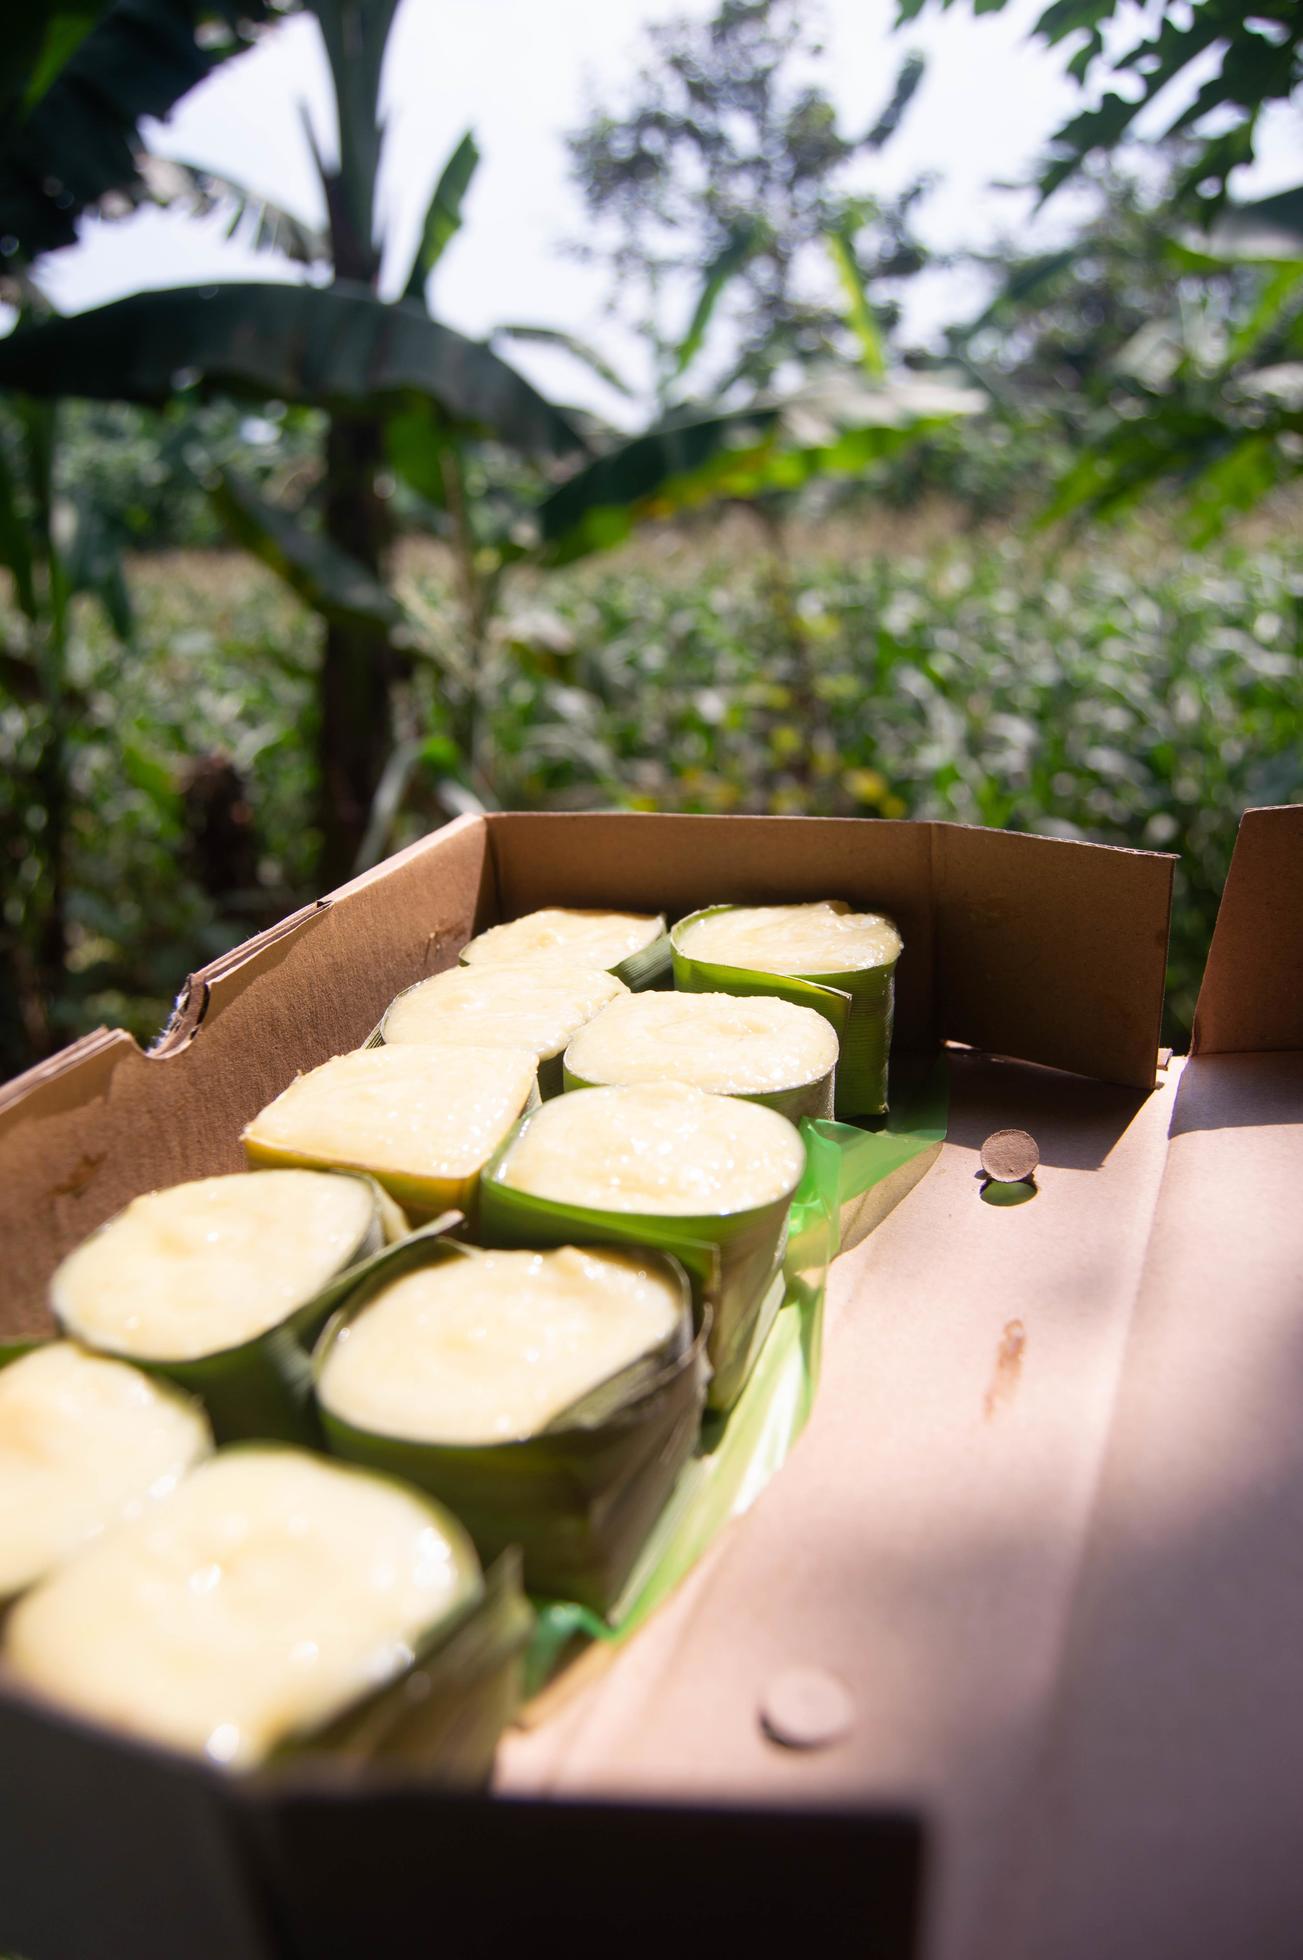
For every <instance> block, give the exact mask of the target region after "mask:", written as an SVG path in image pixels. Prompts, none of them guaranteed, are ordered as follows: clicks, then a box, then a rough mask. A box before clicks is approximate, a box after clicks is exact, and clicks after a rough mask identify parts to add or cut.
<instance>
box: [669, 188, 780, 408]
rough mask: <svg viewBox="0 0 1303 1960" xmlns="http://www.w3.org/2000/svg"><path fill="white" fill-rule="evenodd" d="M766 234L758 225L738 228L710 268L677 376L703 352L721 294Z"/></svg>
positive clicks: (677, 364)
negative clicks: (703, 343)
mask: <svg viewBox="0 0 1303 1960" xmlns="http://www.w3.org/2000/svg"><path fill="white" fill-rule="evenodd" d="M762 235H763V234H762V232H761V230H760V227H759V226H758V225H749V224H748V225H735V226H734V228H733V230H732V231H731V233H730V234H729V237H728V239H727V241H726V242H725V244H724V246H723V248H722V249H721V250H720V251H719V252H718V253H717V254H716V256H715V258H714V259H712V261H711V263H710V264H709V265H708V266H707V267H706V270H705V273H704V275H703V277H702V282H701V291H700V293H699V294H698V296H697V304H696V306H695V307H694V308H693V313H692V319H691V321H690V323H689V326H688V331H687V333H686V334H685V335H684V337H683V339H682V341H681V342H680V343H679V348H678V351H677V353H676V355H675V357H674V368H673V372H674V374H676V375H680V374H682V373H683V372H684V370H685V369H686V368H687V366H688V364H689V363H690V362H691V361H692V360H693V359H694V358H695V356H696V355H697V353H698V352H699V350H700V348H701V344H702V342H703V341H704V340H705V338H706V329H707V327H709V325H710V319H711V315H712V314H713V313H714V311H715V307H716V305H717V304H718V302H719V299H720V295H721V294H722V293H723V291H724V289H725V287H726V286H728V285H729V283H730V282H731V281H732V280H733V279H735V278H736V276H737V274H738V273H739V272H740V271H741V270H742V267H743V266H744V265H745V264H746V262H747V260H748V259H749V258H751V257H752V256H753V254H754V253H755V251H756V250H757V248H758V246H759V244H760V240H761V237H762Z"/></svg>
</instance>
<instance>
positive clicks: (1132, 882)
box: [933, 824, 1172, 1089]
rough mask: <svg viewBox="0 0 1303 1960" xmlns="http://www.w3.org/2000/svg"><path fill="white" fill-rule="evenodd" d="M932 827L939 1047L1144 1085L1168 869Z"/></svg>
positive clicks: (1122, 854)
mask: <svg viewBox="0 0 1303 1960" xmlns="http://www.w3.org/2000/svg"><path fill="white" fill-rule="evenodd" d="M933 830H934V836H935V866H936V887H935V888H936V917H937V928H936V931H937V953H938V970H939V973H940V975H941V981H940V986H941V994H942V999H941V1014H942V1019H943V1024H944V1030H945V1034H946V1036H947V1037H948V1038H949V1039H950V1040H952V1041H965V1042H968V1043H969V1044H970V1045H971V1046H973V1047H975V1048H988V1049H991V1050H993V1051H994V1052H995V1053H996V1054H1002V1055H1017V1056H1018V1057H1020V1058H1021V1059H1022V1060H1024V1061H1029V1062H1044V1063H1046V1064H1048V1065H1049V1066H1051V1067H1053V1068H1065V1069H1075V1070H1077V1071H1078V1072H1079V1073H1080V1074H1082V1075H1095V1076H1099V1077H1100V1078H1101V1079H1102V1080H1104V1081H1108V1082H1126V1083H1132V1084H1134V1085H1135V1086H1136V1087H1137V1088H1142V1089H1147V1088H1149V1087H1151V1086H1152V1084H1153V1080H1154V1063H1155V1057H1156V1056H1157V1053H1158V1040H1159V1034H1160V1031H1161V1025H1162V1012H1163V981H1164V976H1165V971H1166V965H1167V931H1168V915H1169V911H1170V906H1171V891H1172V860H1171V859H1170V858H1162V857H1157V856H1155V855H1154V854H1153V853H1151V852H1147V851H1121V850H1104V849H1102V848H1101V847H1100V846H1099V845H1097V844H1079V843H1074V842H1072V841H1069V840H1067V839H1062V838H1054V837H1029V836H1025V835H1019V834H1016V833H1014V832H1010V831H999V830H973V829H968V828H965V827H964V826H962V825H960V824H936V825H934V826H933Z"/></svg>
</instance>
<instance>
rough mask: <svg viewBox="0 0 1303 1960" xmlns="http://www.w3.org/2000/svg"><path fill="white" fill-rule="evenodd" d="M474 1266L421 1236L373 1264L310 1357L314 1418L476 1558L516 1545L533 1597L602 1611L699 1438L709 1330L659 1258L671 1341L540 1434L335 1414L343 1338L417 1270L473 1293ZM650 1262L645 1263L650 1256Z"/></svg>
mask: <svg viewBox="0 0 1303 1960" xmlns="http://www.w3.org/2000/svg"><path fill="white" fill-rule="evenodd" d="M482 1257H483V1254H482V1253H479V1252H477V1251H475V1250H473V1249H471V1248H468V1247H465V1246H460V1245H457V1244H455V1243H452V1242H448V1241H440V1240H438V1239H433V1238H430V1237H426V1238H424V1239H423V1240H421V1241H419V1242H417V1243H415V1244H414V1243H413V1242H412V1241H410V1240H409V1241H406V1242H405V1243H403V1244H400V1245H397V1246H393V1247H391V1248H390V1249H389V1251H388V1252H387V1253H386V1254H384V1255H382V1256H381V1258H380V1259H378V1260H376V1261H375V1262H374V1263H373V1265H372V1267H371V1268H370V1270H369V1271H368V1273H367V1275H366V1277H365V1279H364V1280H363V1281H362V1282H361V1283H360V1284H359V1285H358V1286H357V1287H356V1288H355V1289H353V1290H352V1291H351V1292H350V1293H349V1295H348V1297H347V1298H346V1300H345V1301H344V1302H343V1304H342V1305H341V1306H340V1308H339V1310H338V1311H337V1312H336V1314H335V1315H334V1316H333V1318H332V1319H331V1321H330V1324H329V1325H328V1326H327V1327H326V1329H325V1331H324V1333H323V1334H322V1336H321V1339H320V1341H319V1342H318V1344H317V1348H316V1352H315V1354H314V1356H313V1370H314V1377H315V1380H316V1384H317V1407H318V1411H319V1416H320V1421H321V1427H322V1431H323V1433H324V1435H325V1438H326V1443H327V1447H328V1448H329V1449H330V1450H331V1451H332V1452H333V1453H334V1454H335V1455H337V1456H340V1457H344V1458H346V1459H347V1460H348V1461H349V1462H352V1463H360V1464H364V1465H366V1466H367V1467H368V1468H371V1469H376V1470H381V1471H385V1472H387V1473H388V1474H390V1475H391V1476H395V1477H399V1478H401V1479H402V1480H403V1481H404V1482H406V1483H410V1484H416V1485H418V1486H419V1487H420V1488H421V1489H422V1490H426V1491H429V1492H430V1493H431V1495H432V1496H434V1497H437V1498H438V1499H439V1500H440V1501H441V1502H442V1503H444V1504H446V1505H447V1506H448V1507H449V1509H450V1510H451V1511H453V1512H454V1514H455V1515H456V1516H457V1517H458V1518H460V1519H461V1521H462V1523H463V1524H464V1525H465V1526H466V1528H467V1530H468V1531H469V1532H470V1534H471V1536H472V1538H473V1539H474V1540H475V1544H476V1547H477V1548H478V1550H479V1552H480V1555H481V1557H482V1558H485V1559H490V1558H493V1557H496V1556H497V1555H498V1554H499V1553H501V1552H502V1551H504V1550H505V1549H506V1548H507V1547H508V1546H511V1545H515V1546H519V1548H520V1550H521V1554H522V1557H523V1560H524V1574H525V1582H526V1584H527V1585H528V1587H529V1589H530V1591H531V1592H539V1593H546V1594H560V1595H562V1596H564V1597H567V1598H572V1599H574V1600H577V1601H579V1602H580V1603H581V1604H583V1605H584V1606H585V1607H587V1608H589V1609H590V1610H592V1611H595V1612H598V1613H602V1612H605V1611H606V1610H607V1608H608V1607H609V1606H610V1605H611V1604H612V1603H613V1601H614V1600H615V1598H616V1597H617V1596H618V1594H619V1592H620V1591H621V1589H622V1588H623V1586H624V1584H625V1582H626V1581H627V1579H628V1576H629V1573H630V1571H631V1570H632V1568H633V1565H634V1563H635V1561H636V1559H637V1557H638V1554H639V1552H640V1550H641V1547H642V1544H643V1541H644V1539H645V1538H646V1536H647V1533H648V1531H649V1529H650V1528H651V1525H652V1524H653V1522H654V1520H655V1518H656V1516H657V1514H658V1513H659V1511H660V1510H661V1508H662V1506H663V1504H664V1502H665V1499H666V1497H667V1495H668V1493H669V1491H670V1489H671V1487H672V1486H673V1483H674V1480H675V1478H676V1476H677V1475H678V1472H679V1470H680V1469H681V1468H682V1466H683V1464H684V1463H685V1462H686V1460H687V1458H688V1457H689V1456H690V1455H691V1453H692V1450H693V1448H694V1447H695V1445H696V1442H697V1438H698V1434H699V1432H700V1427H701V1409H702V1403H703V1401H704V1399H705V1386H706V1378H707V1372H708V1371H707V1367H706V1361H705V1335H706V1330H705V1324H704V1321H703V1323H702V1325H701V1326H700V1327H698V1328H696V1329H695V1330H694V1325H693V1313H692V1298H691V1291H690V1288H689V1284H688V1279H687V1275H686V1273H684V1272H683V1270H682V1268H681V1267H679V1266H678V1265H677V1264H676V1263H675V1262H673V1261H671V1260H668V1259H667V1260H664V1261H663V1262H661V1263H663V1265H664V1267H665V1270H666V1271H667V1272H668V1273H672V1274H673V1275H674V1277H675V1278H676V1279H677V1281H678V1284H679V1286H680V1288H681V1292H682V1313H681V1315H680V1317H679V1320H678V1322H677V1324H676V1326H675V1328H674V1330H673V1333H672V1334H671V1335H670V1337H669V1338H668V1339H667V1340H666V1341H665V1342H663V1343H661V1345H660V1346H659V1347H658V1348H657V1349H656V1350H655V1351H654V1352H653V1353H651V1354H648V1355H644V1356H641V1357H639V1359H638V1360H637V1361H635V1362H634V1363H633V1364H631V1366H630V1367H628V1368H626V1369H622V1370H621V1371H620V1372H619V1374H617V1375H615V1376H613V1377H612V1378H611V1379H610V1380H609V1381H606V1382H603V1383H601V1384H600V1385H599V1386H598V1387H597V1388H595V1389H594V1390H592V1391H591V1393H589V1394H587V1395H585V1396H584V1397H583V1398H582V1399H581V1400H580V1401H578V1402H576V1403H574V1404H573V1405H572V1406H571V1407H570V1408H568V1409H566V1410H564V1411H562V1412H561V1413H560V1414H559V1415H557V1416H556V1417H555V1418H554V1419H553V1421H552V1422H551V1423H549V1425H548V1427H547V1428H546V1430H544V1431H542V1432H541V1433H540V1434H539V1435H537V1436H531V1437H528V1438H524V1439H522V1440H518V1441H512V1442H503V1443H486V1444H474V1445H471V1444H445V1443H435V1442H430V1441H421V1440H418V1439H414V1438H406V1437H399V1436H391V1435H384V1434H381V1433H378V1432H376V1431H373V1430H368V1429H365V1428H362V1427H360V1426H359V1425H357V1424H356V1423H353V1422H351V1421H349V1420H348V1419H347V1418H346V1417H345V1416H343V1415H341V1414H339V1413H338V1412H337V1411H335V1410H333V1409H332V1408H331V1407H330V1404H329V1402H328V1401H327V1399H326V1398H325V1396H324V1395H323V1394H322V1391H321V1383H322V1376H323V1372H324V1369H325V1366H326V1363H327V1361H328V1359H329V1356H330V1352H331V1349H332V1347H333V1345H334V1343H335V1342H336V1341H337V1340H338V1338H339V1335H340V1332H341V1330H342V1329H343V1328H345V1327H346V1326H347V1325H348V1324H349V1323H350V1322H351V1321H352V1320H354V1319H355V1318H356V1317H357V1315H359V1314H362V1313H365V1311H366V1310H367V1308H368V1306H370V1305H371V1304H372V1303H373V1302H374V1301H375V1300H376V1298H377V1296H378V1295H379V1294H381V1293H382V1292H383V1291H384V1289H385V1288H386V1287H387V1286H389V1285H390V1284H392V1283H393V1281H394V1280H395V1279H397V1278H399V1277H401V1276H402V1275H404V1274H406V1273H409V1272H412V1271H415V1270H417V1269H419V1268H420V1267H422V1266H425V1265H430V1264H439V1263H443V1262H446V1261H447V1260H450V1259H451V1260H459V1261H461V1262H462V1264H463V1265H464V1266H465V1268H466V1274H465V1278H466V1285H467V1287H468V1289H473V1288H474V1285H475V1265H476V1262H477V1261H478V1260H479V1259H480V1258H482ZM653 1257H654V1255H653Z"/></svg>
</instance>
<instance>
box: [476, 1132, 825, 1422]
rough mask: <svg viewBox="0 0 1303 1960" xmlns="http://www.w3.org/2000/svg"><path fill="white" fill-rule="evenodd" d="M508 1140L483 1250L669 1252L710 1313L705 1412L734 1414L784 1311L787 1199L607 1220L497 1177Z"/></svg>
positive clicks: (484, 1221)
mask: <svg viewBox="0 0 1303 1960" xmlns="http://www.w3.org/2000/svg"><path fill="white" fill-rule="evenodd" d="M511 1140H512V1139H511V1137H508V1138H507V1139H506V1141H505V1142H504V1143H503V1145H502V1147H501V1149H500V1150H499V1151H498V1152H497V1153H496V1155H495V1156H494V1157H493V1158H492V1159H491V1160H490V1162H489V1164H488V1165H487V1166H486V1168H485V1172H484V1177H483V1181H482V1184H481V1188H480V1218H479V1242H480V1243H481V1244H482V1245H486V1246H507V1247H511V1246H534V1247H538V1246H554V1245H630V1246H644V1247H649V1248H650V1249H651V1250H653V1251H656V1252H666V1253H669V1254H670V1256H671V1257H672V1258H674V1259H677V1260H678V1262H679V1264H680V1265H681V1266H682V1267H683V1268H684V1269H685V1270H686V1272H687V1274H688V1277H689V1279H690V1280H691V1282H692V1295H693V1300H694V1302H695V1304H696V1306H697V1309H698V1311H699V1312H700V1313H703V1314H704V1313H707V1312H708V1313H709V1318H710V1328H709V1334H708V1337H707V1342H706V1355H707V1359H708V1360H709V1362H710V1367H711V1381H710V1388H709V1391H708V1393H707V1397H706V1406H707V1407H708V1408H710V1409H716V1410H724V1409H730V1408H732V1406H733V1404H734V1402H735V1401H736V1400H737V1398H738V1396H739V1395H740V1393H741V1391H742V1386H743V1384H744V1382H745V1381H746V1378H747V1374H748V1372H749V1370H750V1368H751V1365H752V1363H753V1362H754V1360H755V1356H756V1354H757V1353H758V1352H759V1349H760V1346H761V1344H762V1343H763V1340H764V1336H765V1334H766V1333H767V1332H768V1329H769V1326H770V1324H772V1321H773V1318H774V1315H775V1314H776V1313H777V1311H778V1308H779V1307H780V1306H781V1304H782V1284H781V1280H782V1264H783V1253H784V1249H785V1246H786V1241H787V1214H788V1207H789V1204H790V1194H789V1196H788V1197H783V1198H775V1199H772V1200H771V1201H770V1202H769V1203H768V1204H765V1205H756V1206H753V1207H751V1208H750V1209H748V1210H746V1211H735V1212H726V1213H717V1214H714V1215H705V1216H695V1217H678V1216H673V1217H667V1216H666V1215H665V1214H664V1213H661V1212H657V1213H652V1212H628V1211H601V1210H597V1209H594V1208H593V1207H591V1206H587V1205H571V1204H563V1203H561V1202H560V1201H559V1200H558V1199H555V1198H540V1197H538V1196H536V1195H535V1193H533V1192H532V1191H517V1190H515V1189H513V1187H512V1186H511V1185H509V1184H505V1183H504V1182H503V1181H502V1179H501V1178H500V1176H499V1175H498V1172H499V1169H500V1167H501V1164H502V1162H503V1159H504V1158H505V1156H506V1153H507V1151H508V1149H509V1148H510V1145H511Z"/></svg>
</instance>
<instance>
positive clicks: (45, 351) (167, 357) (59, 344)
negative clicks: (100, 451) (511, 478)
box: [0, 283, 584, 457]
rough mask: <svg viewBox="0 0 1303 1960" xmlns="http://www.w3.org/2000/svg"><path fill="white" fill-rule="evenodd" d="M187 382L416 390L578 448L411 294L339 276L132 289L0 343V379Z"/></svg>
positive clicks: (71, 386)
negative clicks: (392, 296)
mask: <svg viewBox="0 0 1303 1960" xmlns="http://www.w3.org/2000/svg"><path fill="white" fill-rule="evenodd" d="M190 387H193V388H196V389H201V390H203V391H205V392H213V393H219V394H220V393H225V394H233V395H241V396H252V397H253V398H254V399H256V400H272V401H283V402H306V403H310V404H314V405H318V406H323V407H327V408H331V409H335V410H345V411H347V410H360V411H372V410H375V409H376V408H377V406H378V405H384V404H388V405H392V406H394V407H397V406H399V405H400V404H401V402H402V399H403V397H405V396H412V395H416V396H422V397H426V398H428V399H429V400H431V401H434V402H436V403H437V404H438V406H439V407H440V408H441V409H442V410H443V411H444V412H445V413H446V414H447V415H448V416H450V417H451V418H453V419H454V420H455V421H456V422H458V423H460V424H462V425H463V426H465V427H467V428H477V429H485V430H491V431H492V432H493V434H495V435H496V436H498V437H499V438H500V439H501V440H502V441H503V442H505V443H508V444H510V445H512V446H513V447H515V448H518V449H522V450H525V451H529V452H533V453H537V454H540V455H544V456H549V457H557V456H568V455H573V454H575V453H576V452H581V451H582V450H583V447H584V445H583V443H582V441H581V439H580V438H579V436H578V434H577V433H576V432H575V430H574V429H573V428H572V427H571V425H570V424H569V423H568V422H567V421H566V419H565V417H564V416H563V415H561V414H560V412H559V411H558V410H556V409H554V408H553V407H552V406H551V405H550V403H548V402H546V401H545V400H544V399H543V397H542V396H541V395H540V394H538V393H537V391H536V390H535V389H533V388H531V387H530V385H529V383H528V382H527V381H526V380H524V378H523V377H522V376H521V375H519V374H517V373H516V372H515V370H514V369H513V368H511V367H508V365H507V364H506V362H505V361H503V360H501V359H500V358H499V356H498V355H496V354H494V353H492V352H491V351H490V349H489V348H487V347H485V346H483V345H482V344H481V343H479V342H477V341H473V340H467V339H466V338H465V337H464V336H463V335H461V334H459V333H455V332H454V331H453V329H452V328H451V327H444V326H440V325H439V324H438V323H437V322H436V321H433V320H431V319H430V318H429V316H428V315H427V314H426V312H425V309H424V308H423V307H421V306H417V305H416V304H414V303H413V302H412V301H411V300H403V301H400V302H399V303H398V304H397V305H385V304H383V303H382V302H381V301H380V300H377V299H376V298H375V297H374V295H373V294H371V293H370V292H368V291H367V290H366V289H365V288H364V287H357V286H349V285H345V284H342V283H337V284H336V285H333V286H280V285H254V284H248V285H246V284H231V285H221V286H182V287H176V288H173V289H172V290H171V291H167V292H155V293H135V294H133V295H132V296H131V297H130V298H129V299H122V300H115V301H114V302H113V304H112V305H110V306H102V307H97V308H95V309H94V310H93V311H91V312H89V313H79V314H76V315H74V316H72V317H71V318H65V319H56V320H50V321H46V322H43V323H42V324H40V325H39V326H33V327H29V328H25V329H24V330H23V331H22V332H21V333H16V334H11V335H10V336H9V338H8V339H7V340H4V341H0V388H20V389H25V390H26V391H27V392H29V393H31V394H37V395H46V396H58V395H86V396H91V397H93V398H95V399H97V400H108V401H113V400H119V401H132V402H140V403H144V404H147V405H156V406H161V405H162V404H163V403H165V402H169V401H171V400H173V399H174V398H175V397H176V395H177V394H178V393H179V392H182V391H184V390H186V389H188V388H190Z"/></svg>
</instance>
